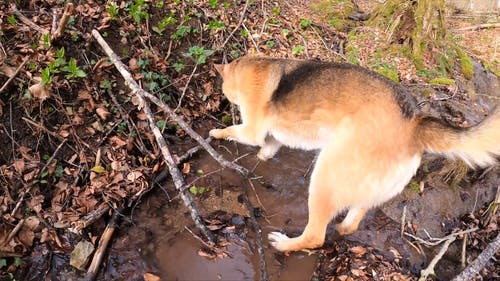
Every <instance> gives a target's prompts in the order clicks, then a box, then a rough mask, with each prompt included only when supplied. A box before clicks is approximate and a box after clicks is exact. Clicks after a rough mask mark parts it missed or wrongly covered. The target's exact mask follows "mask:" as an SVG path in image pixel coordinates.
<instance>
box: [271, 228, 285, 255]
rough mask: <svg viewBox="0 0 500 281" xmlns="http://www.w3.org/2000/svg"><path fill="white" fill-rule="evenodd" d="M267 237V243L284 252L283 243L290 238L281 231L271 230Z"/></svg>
mask: <svg viewBox="0 0 500 281" xmlns="http://www.w3.org/2000/svg"><path fill="white" fill-rule="evenodd" d="M267 239H269V243H270V244H271V246H273V247H274V248H276V250H278V251H282V252H284V251H286V250H287V249H286V247H285V244H286V242H287V241H288V240H290V237H288V236H286V235H285V234H283V233H281V232H271V233H269V234H268V235H267Z"/></svg>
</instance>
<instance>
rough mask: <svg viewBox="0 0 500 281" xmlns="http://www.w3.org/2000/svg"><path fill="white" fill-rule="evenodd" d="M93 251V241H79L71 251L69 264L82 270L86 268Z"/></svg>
mask: <svg viewBox="0 0 500 281" xmlns="http://www.w3.org/2000/svg"><path fill="white" fill-rule="evenodd" d="M93 251H94V245H92V243H90V242H88V241H85V240H82V241H80V242H78V244H76V246H75V249H73V252H71V258H70V260H69V264H70V265H71V266H73V267H76V268H78V269H80V270H82V269H84V267H85V265H86V264H87V262H88V261H89V258H90V255H91V254H92V252H93Z"/></svg>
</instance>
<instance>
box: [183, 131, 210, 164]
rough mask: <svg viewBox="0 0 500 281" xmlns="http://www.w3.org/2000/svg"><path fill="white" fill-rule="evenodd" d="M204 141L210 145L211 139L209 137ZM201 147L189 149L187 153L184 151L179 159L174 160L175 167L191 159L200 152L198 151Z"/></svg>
mask: <svg viewBox="0 0 500 281" xmlns="http://www.w3.org/2000/svg"><path fill="white" fill-rule="evenodd" d="M205 141H206V142H207V143H210V142H211V141H212V138H211V137H208V138H206V139H205ZM202 148H203V147H202V146H201V145H197V146H195V147H193V148H190V149H189V150H188V151H186V152H185V153H184V154H182V155H181V156H180V157H179V158H177V159H176V161H175V162H176V163H177V165H179V164H182V163H184V162H186V161H187V160H189V159H191V157H193V155H194V154H195V153H196V152H198V151H200V149H202Z"/></svg>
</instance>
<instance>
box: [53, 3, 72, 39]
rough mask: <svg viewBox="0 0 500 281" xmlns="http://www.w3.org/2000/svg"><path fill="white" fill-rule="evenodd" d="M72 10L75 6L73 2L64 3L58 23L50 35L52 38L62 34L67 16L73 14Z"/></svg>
mask: <svg viewBox="0 0 500 281" xmlns="http://www.w3.org/2000/svg"><path fill="white" fill-rule="evenodd" d="M74 10H75V6H74V5H73V3H67V4H66V6H65V7H64V13H63V15H62V17H61V20H60V21H59V25H58V26H57V30H56V32H54V33H53V34H52V36H51V39H52V40H54V39H57V38H59V37H60V36H61V35H62V34H63V32H64V29H65V28H66V25H67V24H68V21H69V18H70V17H71V15H72V14H73V11H74Z"/></svg>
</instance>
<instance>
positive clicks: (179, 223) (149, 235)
mask: <svg viewBox="0 0 500 281" xmlns="http://www.w3.org/2000/svg"><path fill="white" fill-rule="evenodd" d="M214 144H219V147H218V149H219V150H220V151H221V152H223V153H225V156H226V157H227V158H228V159H235V158H238V157H241V156H244V157H243V158H241V159H240V160H239V163H241V164H242V165H244V166H246V167H249V168H252V167H256V168H255V173H256V174H258V175H261V176H262V177H263V178H264V180H265V181H266V182H267V183H268V184H269V185H271V187H263V186H261V185H259V184H258V183H257V182H254V186H255V192H254V191H253V190H252V189H251V186H250V185H249V184H248V181H246V180H242V178H241V177H240V176H239V175H237V174H235V173H233V172H231V171H227V170H223V171H220V170H219V166H218V164H217V163H216V162H215V161H213V160H212V159H211V158H210V157H209V156H208V155H206V154H204V153H201V154H200V155H198V156H196V157H195V158H194V159H193V160H192V161H191V163H190V173H189V174H188V175H187V181H188V182H191V181H195V185H197V186H204V187H208V188H209V192H207V193H206V194H204V195H202V196H201V197H199V201H198V205H199V206H200V208H201V209H202V211H203V213H204V216H207V215H208V214H210V213H212V212H215V211H223V212H227V213H230V214H235V215H241V216H248V213H247V210H246V208H245V207H244V206H243V204H241V203H239V202H238V196H239V194H241V192H242V188H247V189H249V192H248V194H249V196H250V200H251V202H252V204H253V206H255V207H260V208H262V209H264V210H265V212H264V213H265V218H260V219H259V223H260V225H261V227H262V229H263V232H264V235H263V236H264V248H265V249H264V250H265V253H266V262H267V271H268V273H269V276H270V279H271V280H309V279H310V277H311V274H312V273H313V271H314V267H315V264H316V262H317V256H316V255H308V254H306V253H302V252H300V253H293V254H291V255H290V256H284V255H283V254H281V253H277V252H276V251H275V250H273V249H272V248H271V247H270V246H269V244H268V242H267V238H266V237H267V233H269V232H271V231H275V230H284V231H285V232H286V233H287V234H289V235H298V234H300V232H301V231H302V229H303V227H304V226H305V224H306V222H307V206H306V202H307V185H308V181H309V174H310V168H311V164H312V162H313V159H314V153H313V152H309V153H306V152H301V151H296V150H289V149H283V150H282V151H280V152H279V154H278V155H277V156H276V157H275V158H274V159H271V160H269V161H268V162H261V163H258V160H257V158H256V157H255V153H256V150H255V149H253V148H249V147H245V146H242V145H236V144H232V143H228V142H220V143H219V142H215V143H214ZM221 145H224V147H222V146H221ZM228 151H230V153H228ZM248 153H249V154H248ZM245 155H246V156H245ZM426 159H427V158H426ZM428 161H429V163H434V164H433V165H434V166H433V167H434V168H435V172H433V173H432V172H431V173H429V174H428V175H427V176H426V177H424V178H421V179H419V180H421V181H423V182H424V186H425V188H426V190H425V192H424V193H422V194H419V193H418V192H415V190H411V189H407V190H405V192H403V194H401V195H399V196H397V197H396V198H394V199H393V200H391V201H390V202H388V203H386V204H384V205H383V206H382V207H381V208H377V209H374V210H372V211H370V212H369V214H368V215H367V217H366V218H365V220H364V221H363V222H362V224H361V226H360V229H359V230H358V231H357V232H356V233H354V234H352V235H349V236H346V237H339V236H337V235H335V234H334V233H332V231H330V234H329V237H328V239H329V240H330V241H331V240H338V239H346V240H348V241H354V242H356V243H359V244H361V245H368V246H372V247H374V248H376V249H378V250H379V251H380V252H381V253H386V254H387V255H386V256H387V257H388V258H391V257H392V258H394V256H395V254H394V253H396V255H400V256H401V257H402V258H403V259H404V260H406V261H407V269H408V270H411V271H413V272H418V271H419V270H420V269H421V268H422V267H424V266H425V265H426V264H427V263H428V261H429V258H431V257H432V256H433V253H432V252H429V253H427V256H424V255H422V254H421V253H418V252H416V251H415V250H414V249H413V248H412V247H410V245H409V244H408V243H406V242H405V241H404V240H403V239H402V238H401V236H400V220H401V215H402V212H403V208H404V206H407V219H406V221H407V223H409V224H411V225H412V226H413V227H414V228H415V229H416V231H417V234H419V235H421V236H424V233H425V232H424V229H425V231H428V232H429V233H430V234H431V235H432V236H434V237H440V236H442V235H444V234H445V233H449V232H450V231H451V229H452V228H453V227H454V226H456V225H457V223H458V219H457V218H458V217H459V216H460V215H461V214H464V213H468V212H471V211H472V210H473V208H474V206H476V208H477V207H478V206H482V205H484V204H485V203H488V202H490V201H491V200H492V199H493V196H494V193H495V191H496V187H497V186H498V185H500V179H499V176H498V175H499V174H500V173H499V169H494V170H491V171H489V172H488V173H486V174H484V175H481V177H479V179H475V182H474V183H473V184H469V183H464V184H463V185H462V186H461V188H460V189H458V190H454V189H451V188H449V184H447V183H446V182H443V181H440V180H439V179H440V178H442V175H441V176H440V175H439V173H440V170H441V168H442V167H443V165H441V164H442V163H441V162H442V159H440V158H432V157H431V158H429V160H428ZM435 162H437V164H436V163H435ZM201 171H203V174H204V175H206V176H204V177H200V174H201ZM167 193H171V194H170V196H175V192H173V191H172V192H170V191H167ZM167 197H168V196H167V195H166V194H164V193H163V192H161V191H159V192H158V193H157V194H155V195H154V196H151V197H149V198H148V199H146V200H145V202H143V203H142V204H141V205H140V206H139V207H138V209H137V210H135V212H134V216H133V219H134V221H135V226H133V227H132V228H131V229H130V230H129V232H127V234H126V235H128V236H129V237H134V238H135V239H137V243H134V242H133V241H131V245H133V246H132V247H135V248H137V249H138V250H139V251H140V252H141V253H142V256H143V258H144V260H143V262H145V263H146V264H148V265H151V266H150V268H154V270H152V272H153V273H155V274H157V275H159V276H160V277H161V278H162V280H258V279H259V276H260V269H259V259H258V255H257V252H256V248H255V240H254V239H253V238H254V235H253V232H252V231H250V230H248V229H247V230H246V231H245V235H246V236H244V237H240V239H233V240H231V243H230V245H229V246H228V248H227V251H228V252H229V254H230V255H231V257H226V258H223V259H208V258H205V257H202V256H200V254H199V250H200V249H201V248H202V245H201V243H200V242H199V241H198V240H197V239H196V238H195V237H194V236H193V235H192V234H191V233H190V232H188V231H187V230H186V229H185V227H188V228H190V229H194V226H193V225H192V222H191V219H190V217H189V216H188V214H187V210H185V209H184V207H183V206H181V205H180V204H179V203H176V202H177V201H176V200H173V201H169V200H168V199H167ZM330 229H331V226H330ZM140 237H142V239H141V238H140ZM132 240H133V239H132ZM452 250H453V249H451V251H452ZM454 264H456V263H451V265H450V266H448V267H446V268H438V269H437V270H438V272H442V273H441V274H443V276H448V275H449V276H453V273H454V272H456V271H457V270H459V269H458V268H456V267H455V265H454ZM447 272H448V273H447ZM449 272H451V273H449ZM447 274H448V275H447ZM445 279H446V278H445Z"/></svg>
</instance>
